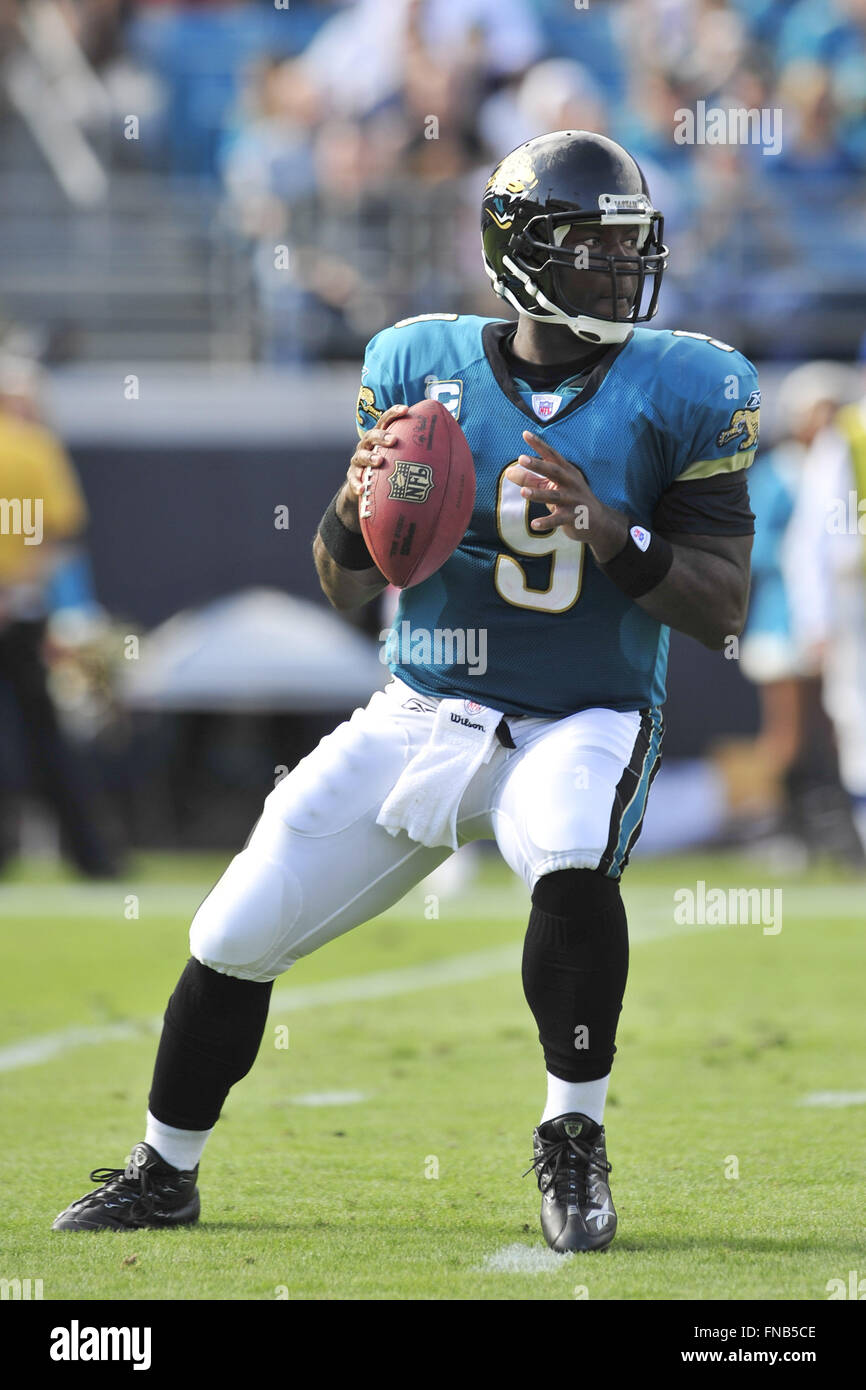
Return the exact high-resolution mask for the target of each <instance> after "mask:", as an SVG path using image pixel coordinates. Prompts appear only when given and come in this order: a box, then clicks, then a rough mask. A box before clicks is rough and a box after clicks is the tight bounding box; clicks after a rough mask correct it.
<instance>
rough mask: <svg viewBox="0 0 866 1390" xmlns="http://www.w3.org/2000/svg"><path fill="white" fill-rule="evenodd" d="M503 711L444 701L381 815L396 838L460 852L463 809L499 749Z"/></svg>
mask: <svg viewBox="0 0 866 1390" xmlns="http://www.w3.org/2000/svg"><path fill="white" fill-rule="evenodd" d="M501 719H502V712H501V711H500V710H495V709H488V708H487V707H486V706H485V705H479V706H476V705H475V704H474V702H470V701H467V700H442V701H440V703H439V707H438V709H437V711H436V717H435V719H434V721H433V728H432V730H431V732H430V737H429V738H428V740H427V742H426V743H425V744H424V747H423V748H422V749H420V751H419V752H418V753H416V754H415V757H414V758H412V760H411V761H410V762H409V763H408V764H407V765H406V767H405V768H404V769H403V772H402V773H401V775H400V777H399V778H398V780H397V782H396V784H395V786H394V787H393V789H392V790H391V793H390V795H389V796H388V797H387V798H386V799H385V801H384V803H383V805H382V809H381V811H380V812H379V814H378V816H377V817H376V824H377V825H381V826H384V828H385V829H386V830H387V831H388V832H389V833H390V834H391V835H396V834H397V833H398V832H399V831H400V830H405V831H406V833H407V835H409V836H410V838H411V839H413V840H417V841H418V842H419V844H422V845H429V846H430V848H431V849H432V848H433V847H434V846H436V845H447V846H448V847H449V849H456V848H457V811H458V808H459V806H460V802H461V800H462V798H463V793H464V792H465V791H466V788H467V787H468V786H469V783H470V782H471V781H472V778H473V777H474V776H475V773H476V772H477V771H478V769H479V768H480V767H481V766H482V764H484V763H486V762H489V760H490V758H491V756H492V754H493V751H494V749H495V747H496V730H497V728H498V726H499V723H500V721H501Z"/></svg>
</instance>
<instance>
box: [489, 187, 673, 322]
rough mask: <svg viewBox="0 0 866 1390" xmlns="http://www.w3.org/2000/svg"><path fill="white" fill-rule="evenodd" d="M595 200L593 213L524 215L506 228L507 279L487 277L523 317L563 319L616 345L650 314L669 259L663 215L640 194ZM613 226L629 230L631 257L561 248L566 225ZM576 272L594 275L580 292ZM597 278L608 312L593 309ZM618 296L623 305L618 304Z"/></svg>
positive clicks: (569, 211)
mask: <svg viewBox="0 0 866 1390" xmlns="http://www.w3.org/2000/svg"><path fill="white" fill-rule="evenodd" d="M598 202H599V210H598V211H582V212H577V211H574V210H567V211H564V212H557V213H541V214H538V215H536V216H534V217H531V218H530V219H529V220H528V221H527V222H526V223H525V225H524V226H523V227H522V228H520V229H515V231H514V232H513V233H512V236H511V238H510V240H509V243H508V248H507V251H506V252H505V254H504V255H503V257H502V265H503V269H504V270H505V271H506V272H507V273H508V276H509V279H510V280H511V282H512V283H511V284H510V285H509V284H508V283H507V282H505V280H504V278H502V279H500V281H499V283H498V284H497V282H496V279H495V277H493V276H491V278H493V280H494V289H495V290H496V291H497V293H498V294H500V295H501V296H502V297H503V298H505V299H507V300H508V301H509V302H510V303H511V304H513V305H514V307H515V308H517V309H518V310H519V311H520V312H521V313H524V314H527V315H528V316H529V317H530V318H534V319H538V320H540V321H541V322H545V323H562V324H564V325H565V326H567V327H569V328H570V329H571V330H572V332H573V333H575V334H576V335H577V336H578V337H579V338H581V339H583V340H585V341H588V342H594V343H616V342H622V341H623V340H624V339H625V338H627V337H628V334H629V333H630V331H631V328H632V326H633V325H634V324H637V323H646V322H647V321H648V320H649V319H651V318H652V317H653V316H654V314H655V312H656V308H657V305H658V296H659V290H660V288H661V277H662V272H663V270H664V267H665V264H666V262H667V258H668V251H667V247H666V246H664V244H663V234H664V219H663V217H662V215H661V213H659V212H657V211H656V210H655V209H654V208H653V207H652V205H651V203H650V201H649V199H648V198H647V197H646V196H645V195H643V194H630V195H623V194H619V195H618V194H602V195H600V196H599V199H598ZM612 224H628V225H630V226H633V227H634V228H635V229H636V231H637V246H636V248H635V254H634V255H632V256H617V255H609V254H606V253H604V252H601V251H594V252H589V251H587V250H586V248H582V247H578V248H574V247H567V246H565V245H563V242H564V240H565V238H566V237H567V236H568V233H569V231H570V229H571V228H573V227H577V228H579V229H583V228H586V229H587V231H588V230H589V229H590V228H592V229H596V228H599V227H601V228H604V227H607V226H610V225H612ZM581 272H583V273H589V274H591V275H593V281H592V282H590V283H589V284H587V286H586V293H585V294H582V293H581V288H582V287H581V285H580V279H579V277H580V274H581ZM488 273H489V271H488ZM599 275H604V276H606V277H608V280H609V284H610V289H609V291H608V293H609V295H610V309H609V312H607V311H605V312H602V310H600V309H598V308H597V307H596V301H597V300H598V299H599V298H600V295H599V288H600V284H601V282H600V281H599V280H598V276H599ZM624 282H626V283H624ZM645 298H646V300H647V302H646V306H645V307H644V299H645ZM622 299H625V301H626V303H625V304H622V303H620V302H619V301H621V300H622Z"/></svg>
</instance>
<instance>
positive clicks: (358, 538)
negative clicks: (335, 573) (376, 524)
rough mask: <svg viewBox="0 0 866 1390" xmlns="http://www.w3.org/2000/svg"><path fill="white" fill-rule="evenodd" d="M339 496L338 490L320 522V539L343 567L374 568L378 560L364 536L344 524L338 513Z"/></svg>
mask: <svg viewBox="0 0 866 1390" xmlns="http://www.w3.org/2000/svg"><path fill="white" fill-rule="evenodd" d="M339 496H340V494H339V492H338V493H337V494H336V496H335V497H334V498H332V500H331V505H330V506H329V507H328V510H327V511H326V512H325V515H324V516H323V517H322V520H321V521H320V522H319V539H320V541H321V542H322V545H323V546H324V547H325V549H326V550H327V552H328V554H329V555H330V557H331V559H332V560H333V561H334V563H335V564H337V565H339V566H340V568H341V569H344V570H374V569H375V568H376V561H375V560H374V559H373V557H372V555H371V554H370V552H369V550H368V549H367V546H366V544H365V541H364V537H363V536H362V535H360V534H359V533H358V532H357V531H350V530H349V528H348V526H344V525H343V523H342V521H341V520H340V518H339V516H338V514H337V498H338V497H339Z"/></svg>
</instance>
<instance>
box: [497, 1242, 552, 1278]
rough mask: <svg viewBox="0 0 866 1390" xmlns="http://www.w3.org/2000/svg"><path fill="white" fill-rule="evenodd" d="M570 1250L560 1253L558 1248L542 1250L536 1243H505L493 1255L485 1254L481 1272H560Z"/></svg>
mask: <svg viewBox="0 0 866 1390" xmlns="http://www.w3.org/2000/svg"><path fill="white" fill-rule="evenodd" d="M571 1259H572V1255H571V1253H570V1252H567V1253H566V1254H564V1255H560V1254H558V1253H557V1251H556V1250H541V1249H539V1247H538V1246H536V1245H504V1246H503V1247H502V1249H501V1250H495V1251H494V1252H493V1254H492V1255H485V1257H484V1263H483V1265H482V1266H481V1268H480V1269H479V1271H478V1273H479V1274H558V1273H559V1272H560V1271H561V1270H563V1269H564V1268H565V1266H566V1264H567V1263H568V1261H569V1260H571Z"/></svg>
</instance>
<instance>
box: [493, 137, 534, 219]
mask: <svg viewBox="0 0 866 1390" xmlns="http://www.w3.org/2000/svg"><path fill="white" fill-rule="evenodd" d="M537 183H538V179H537V178H536V176H535V170H534V169H533V167H532V160H531V159H530V158H529V155H528V154H527V152H526V149H525V147H524V146H522V145H521V147H520V148H519V149H517V150H513V151H512V152H511V154H507V155H506V156H505V158H504V159H503V160H502V163H501V164H497V166H496V168H495V169H494V170H493V173H492V174H491V175H490V178H489V179H488V180H487V186H486V188H485V189H484V197H485V200H489V201H488V203H487V210H488V212H489V213H490V216H491V217H492V218H493V220H494V222H496V224H497V226H499V227H501V228H502V230H503V231H505V230H506V229H507V228H508V227H510V226H511V224H512V222H513V221H514V213H513V210H510V209H511V205H512V203H513V200H514V199H515V198H518V197H520V196H521V195H522V194H524V193H526V192H528V191H529V189H531V188H535V186H536V184H537Z"/></svg>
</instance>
